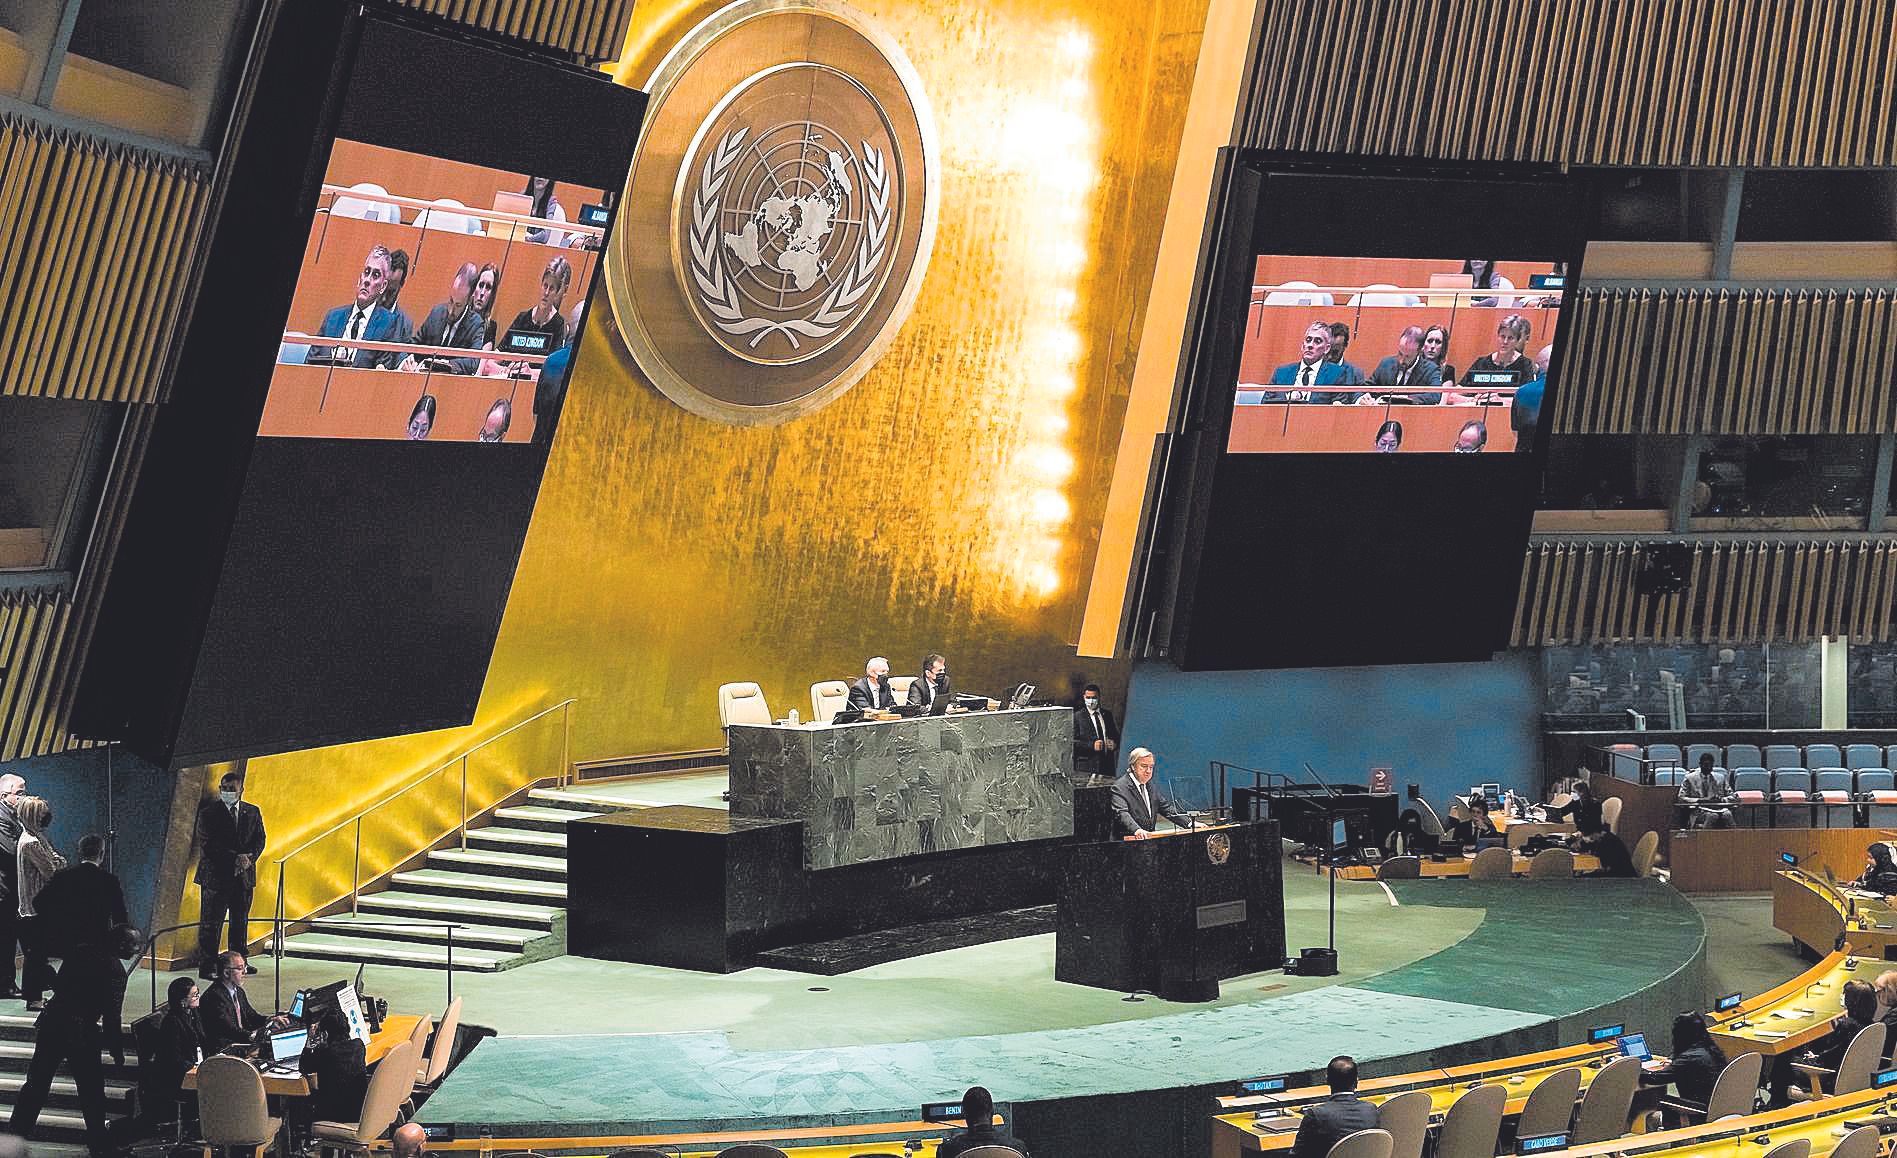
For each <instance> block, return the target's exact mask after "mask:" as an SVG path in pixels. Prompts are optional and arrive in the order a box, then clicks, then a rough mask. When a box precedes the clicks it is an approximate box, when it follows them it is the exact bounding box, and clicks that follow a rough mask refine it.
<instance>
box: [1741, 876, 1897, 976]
mask: <svg viewBox="0 0 1897 1158" xmlns="http://www.w3.org/2000/svg"><path fill="white" fill-rule="evenodd" d="M1772 924H1773V926H1775V927H1776V928H1777V929H1779V930H1780V931H1781V932H1784V933H1786V934H1789V935H1790V936H1791V938H1792V939H1793V940H1794V941H1797V942H1798V943H1800V944H1801V945H1804V946H1805V947H1806V948H1808V949H1811V950H1812V951H1813V952H1817V953H1829V952H1831V951H1833V950H1834V949H1836V948H1838V946H1839V945H1840V944H1841V943H1842V942H1843V941H1844V940H1849V941H1850V942H1851V945H1852V947H1853V948H1855V949H1857V951H1858V952H1860V953H1862V954H1864V955H1865V956H1866V957H1878V958H1883V959H1885V960H1893V959H1897V952H1894V951H1893V949H1897V909H1893V908H1892V907H1891V903H1890V901H1889V900H1888V899H1887V898H1884V897H1880V896H1878V895H1877V894H1875V893H1865V892H1859V891H1858V890H1856V889H1853V888H1851V887H1850V886H1849V885H1840V884H1834V883H1832V882H1829V881H1826V880H1824V879H1822V878H1820V877H1815V876H1813V875H1811V874H1810V873H1807V872H1803V871H1800V870H1798V869H1783V870H1781V871H1779V872H1776V873H1773V874H1772Z"/></svg>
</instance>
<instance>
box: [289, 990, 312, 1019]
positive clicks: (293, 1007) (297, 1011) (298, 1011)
mask: <svg viewBox="0 0 1897 1158" xmlns="http://www.w3.org/2000/svg"><path fill="white" fill-rule="evenodd" d="M308 996H309V990H307V989H299V990H297V991H296V996H295V997H292V998H291V999H290V1016H291V1017H294V1018H296V1019H297V1020H298V1021H302V1020H303V1006H304V1005H305V1004H306V1001H307V999H308Z"/></svg>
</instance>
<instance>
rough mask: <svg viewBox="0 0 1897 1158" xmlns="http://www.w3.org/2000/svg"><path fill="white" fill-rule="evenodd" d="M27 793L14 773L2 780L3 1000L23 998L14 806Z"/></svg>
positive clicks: (0, 905)
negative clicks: (17, 977) (17, 962)
mask: <svg viewBox="0 0 1897 1158" xmlns="http://www.w3.org/2000/svg"><path fill="white" fill-rule="evenodd" d="M25 791H26V780H25V779H24V778H22V777H19V776H16V775H14V774H13V773H11V772H9V773H7V774H6V775H5V776H0V961H4V965H0V968H4V969H5V971H6V985H5V986H4V987H3V988H0V998H8V997H19V996H21V994H20V987H19V985H18V984H16V983H15V981H14V977H13V961H14V958H15V957H16V956H17V955H18V953H17V949H18V946H19V943H20V818H19V817H18V816H15V815H14V814H13V802H14V801H15V800H17V799H19V796H20V794H21V793H23V792H25Z"/></svg>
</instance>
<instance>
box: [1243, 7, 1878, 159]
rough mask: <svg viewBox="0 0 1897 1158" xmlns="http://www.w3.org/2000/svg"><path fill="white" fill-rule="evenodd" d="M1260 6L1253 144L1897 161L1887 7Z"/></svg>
mask: <svg viewBox="0 0 1897 1158" xmlns="http://www.w3.org/2000/svg"><path fill="white" fill-rule="evenodd" d="M1260 2H1261V4H1263V6H1264V8H1265V10H1266V12H1265V22H1264V35H1263V36H1262V37H1261V38H1260V40H1259V44H1258V48H1259V51H1258V64H1257V71H1258V76H1259V83H1258V85H1257V86H1256V87H1255V90H1254V95H1253V100H1252V104H1251V107H1250V108H1249V109H1248V110H1247V116H1246V118H1245V126H1244V135H1243V140H1244V143H1246V144H1250V145H1257V146H1261V147H1265V148H1279V149H1299V150H1311V151H1316V152H1339V153H1372V154H1382V155H1395V156H1426V157H1445V158H1446V157H1457V158H1485V159H1511V160H1524V161H1528V160H1534V161H1567V162H1573V163H1577V164H1599V165H1803V166H1817V165H1889V164H1891V163H1892V162H1893V161H1897V114H1894V113H1893V106H1892V101H1891V99H1890V96H1891V93H1892V91H1893V86H1897V53H1893V52H1892V51H1891V50H1890V45H1891V43H1892V40H1893V38H1894V37H1897V6H1893V5H1891V4H1890V3H1888V0H1406V2H1404V3H1391V2H1390V0H1260ZM1313 86H1316V87H1315V88H1314V87H1313Z"/></svg>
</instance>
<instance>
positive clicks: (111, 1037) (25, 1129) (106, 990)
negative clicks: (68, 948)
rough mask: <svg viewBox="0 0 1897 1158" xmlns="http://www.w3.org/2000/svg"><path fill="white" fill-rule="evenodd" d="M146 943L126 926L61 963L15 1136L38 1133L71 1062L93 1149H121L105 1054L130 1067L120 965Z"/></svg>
mask: <svg viewBox="0 0 1897 1158" xmlns="http://www.w3.org/2000/svg"><path fill="white" fill-rule="evenodd" d="M42 895H43V894H42ZM143 943H144V942H143V939H142V938H141V937H140V936H139V933H138V930H136V929H134V928H131V927H130V926H128V925H120V926H118V927H117V928H116V929H113V930H112V931H111V933H110V935H109V939H108V942H107V943H105V944H100V945H97V946H93V947H90V948H86V949H82V950H76V951H74V952H73V953H72V954H71V955H69V956H68V957H66V959H65V960H63V961H61V962H60V966H59V977H58V979H57V980H55V981H54V982H53V999H52V1000H51V1001H49V1002H47V1003H46V1011H45V1012H44V1013H42V1014H40V1016H39V1021H38V1022H36V1023H35V1024H34V1027H33V1029H34V1034H33V1036H34V1040H33V1059H32V1060H31V1061H30V1062H28V1063H27V1068H26V1080H25V1082H24V1083H23V1084H22V1085H21V1087H20V1092H19V1094H18V1095H16V1097H15V1099H14V1103H13V1116H12V1118H11V1119H10V1120H9V1121H8V1123H7V1130H8V1132H9V1133H12V1134H15V1135H18V1136H19V1137H22V1138H27V1137H31V1136H32V1134H33V1129H34V1127H35V1126H37V1125H38V1124H39V1118H40V1110H41V1109H42V1108H44V1107H45V1105H46V1095H47V1093H48V1092H49V1091H50V1090H51V1089H52V1085H53V1076H54V1074H55V1073H57V1072H58V1070H59V1067H60V1065H61V1063H64V1064H65V1066H66V1067H67V1071H68V1073H70V1074H71V1076H72V1080H73V1084H74V1085H75V1086H77V1087H78V1094H79V1106H80V1112H81V1113H82V1114H84V1115H85V1119H86V1149H88V1150H89V1151H91V1153H92V1158H107V1156H108V1155H112V1154H114V1153H116V1152H117V1151H116V1149H115V1148H114V1147H113V1145H112V1144H111V1140H110V1135H109V1133H108V1132H107V1128H106V1120H105V1108H106V1105H105V1073H104V1067H103V1066H102V1065H101V1064H100V1060H99V1055H100V1053H101V1052H106V1053H110V1054H111V1055H112V1061H113V1062H114V1063H115V1064H117V1065H121V1066H122V1065H124V1064H125V1045H124V1043H123V1042H122V1041H121V1040H120V1039H121V1034H122V1031H121V1029H120V1022H121V1020H122V1019H123V1007H124V1004H125V968H124V966H122V965H120V964H119V962H120V961H121V960H122V959H123V958H125V957H129V956H131V955H133V954H135V953H137V952H138V950H139V948H140V947H141V946H142V945H143ZM101 1026H103V1029H104V1032H103V1033H101Z"/></svg>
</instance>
